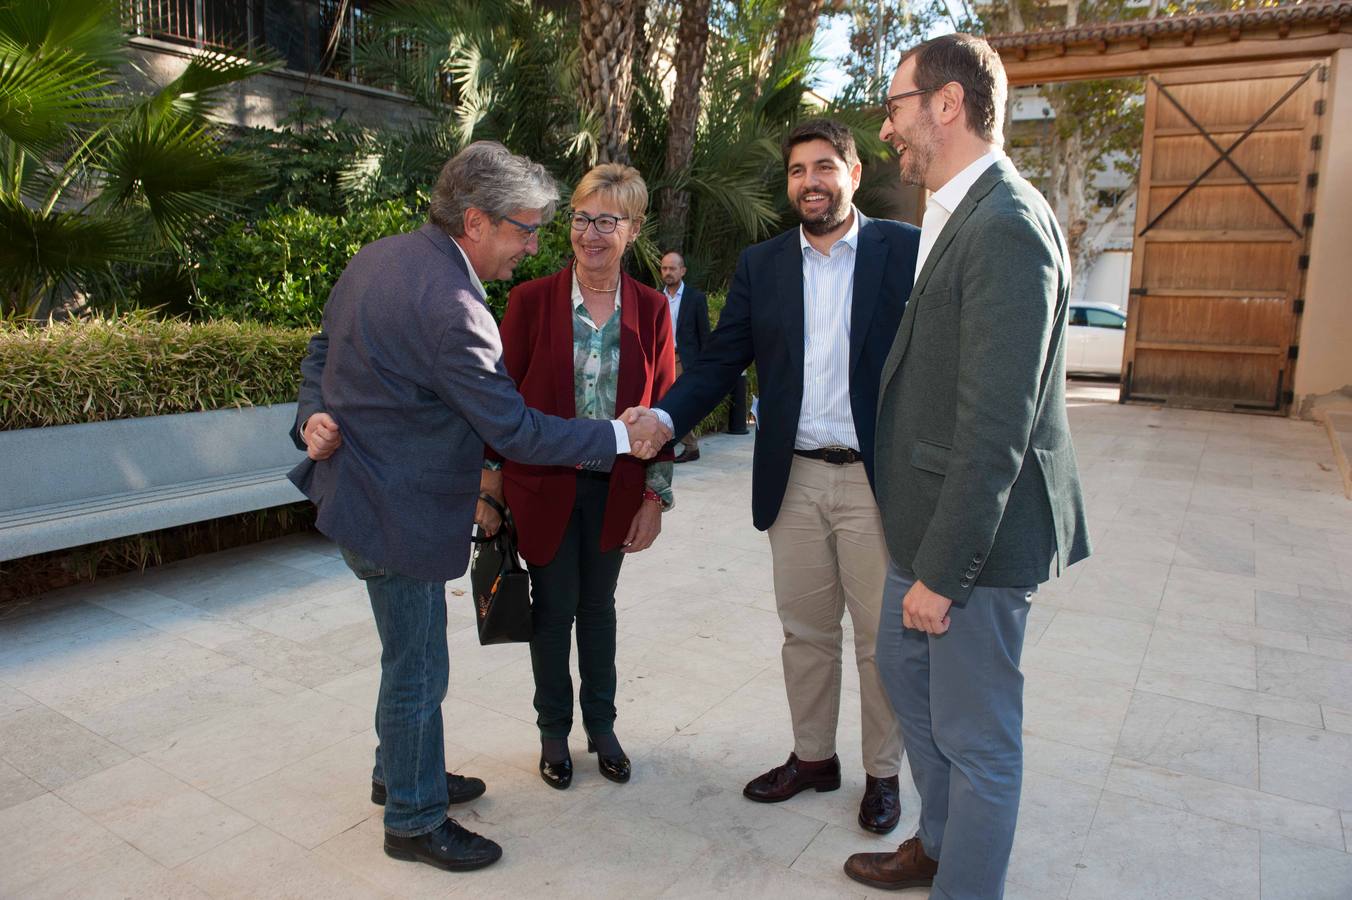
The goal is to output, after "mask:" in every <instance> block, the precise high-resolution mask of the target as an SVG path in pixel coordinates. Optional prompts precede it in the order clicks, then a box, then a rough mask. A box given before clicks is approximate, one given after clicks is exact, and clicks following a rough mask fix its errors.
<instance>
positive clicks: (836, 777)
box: [742, 753, 840, 803]
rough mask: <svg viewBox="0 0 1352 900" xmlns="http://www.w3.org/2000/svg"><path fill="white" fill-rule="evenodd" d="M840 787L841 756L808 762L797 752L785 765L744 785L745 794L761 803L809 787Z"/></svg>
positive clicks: (778, 799) (833, 788)
mask: <svg viewBox="0 0 1352 900" xmlns="http://www.w3.org/2000/svg"><path fill="white" fill-rule="evenodd" d="M838 787H840V759H839V758H838V757H836V756H832V757H831V758H830V759H822V760H815V761H813V762H807V761H804V760H801V759H799V758H798V754H797V753H790V754H789V761H788V762H786V763H784V765H782V766H775V767H774V768H773V769H771V770H770V771H768V772H766V773H765V774H763V775H758V776H757V777H755V778H753V779H751V780H750V781H749V782H747V785H746V787H745V788H743V789H742V796H743V797H746V799H748V800H755V801H756V802H757V803H780V802H782V801H784V800H787V799H789V798H790V797H792V796H794V795H795V794H798V793H800V792H801V791H805V790H807V789H808V788H812V789H813V790H816V791H818V792H821V793H824V792H826V791H834V790H835V789H836V788H838Z"/></svg>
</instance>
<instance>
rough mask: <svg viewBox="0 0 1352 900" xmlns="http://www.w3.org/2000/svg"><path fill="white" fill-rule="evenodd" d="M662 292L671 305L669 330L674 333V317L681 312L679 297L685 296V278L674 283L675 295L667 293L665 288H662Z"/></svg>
mask: <svg viewBox="0 0 1352 900" xmlns="http://www.w3.org/2000/svg"><path fill="white" fill-rule="evenodd" d="M662 292H663V293H665V294H666V295H667V303H668V304H669V305H670V306H671V332H672V334H675V333H676V318H677V316H679V315H680V314H681V298H682V297H684V296H685V279H682V280H681V282H680V283H679V284H677V285H676V294H675V296H672V295H671V294H670V293H668V292H667V290H666V288H663V290H662Z"/></svg>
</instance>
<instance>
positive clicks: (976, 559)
mask: <svg viewBox="0 0 1352 900" xmlns="http://www.w3.org/2000/svg"><path fill="white" fill-rule="evenodd" d="M985 558H986V557H984V556H982V555H981V554H980V553H973V554H972V562H974V563H980V562H981V561H982V560H983V559H985Z"/></svg>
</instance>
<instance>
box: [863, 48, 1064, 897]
mask: <svg viewBox="0 0 1352 900" xmlns="http://www.w3.org/2000/svg"><path fill="white" fill-rule="evenodd" d="M1006 92H1007V88H1006V81H1005V74H1004V68H1003V67H1002V66H1001V64H1000V58H999V56H998V55H996V53H995V52H994V51H993V50H992V49H991V48H990V46H989V45H988V44H986V42H985V41H983V40H981V39H980V38H975V37H972V36H970V35H962V34H956V35H946V36H944V37H941V38H936V39H934V40H932V41H927V42H925V43H923V44H921V45H919V46H918V47H916V48H914V49H913V50H911V51H910V52H909V53H908V54H906V56H905V57H904V58H903V59H902V62H901V65H900V67H899V68H898V69H897V72H896V75H895V76H894V77H893V79H892V85H891V88H890V90H889V95H890V96H889V97H888V98H887V100H886V104H885V105H886V114H887V120H886V121H885V122H884V123H883V126H882V130H881V132H880V136H881V137H882V139H883V140H885V141H888V142H889V143H890V144H891V145H892V146H893V147H895V148H896V149H897V150H898V152H899V153H900V156H901V159H900V167H901V175H902V178H903V179H904V180H905V181H908V182H910V183H912V184H918V185H923V186H924V187H925V188H927V189H928V190H929V191H931V192H932V194H931V196H930V199H929V201H928V203H927V206H926V209H925V216H924V221H923V225H922V227H921V236H920V252H919V259H918V261H917V263H916V271H917V275H916V280H915V287H914V289H913V291H912V293H911V298H910V301H909V302H908V304H907V306H906V313H905V315H904V316H903V317H902V320H901V325H900V327H899V328H898V330H897V337H896V341H895V343H894V344H893V346H892V352H891V354H890V355H889V357H888V360H887V363H886V365H885V366H884V368H883V375H882V388H881V391H880V394H879V401H878V431H877V439H876V440H877V444H876V452H877V461H876V463H875V465H876V467H877V470H876V484H877V493H878V506H879V509H880V511H881V514H882V520H883V531H884V533H885V535H886V538H887V547H888V551H889V553H890V554H891V558H892V566H891V571H890V572H889V573H888V583H887V588H886V591H885V594H884V599H883V612H882V621H881V623H880V627H879V633H878V653H877V660H878V668H879V671H880V673H881V675H882V679H883V684H884V686H885V687H886V689H887V693H888V696H889V698H890V699H891V701H892V705H893V706H894V707H895V709H896V711H897V716H898V719H899V721H900V723H901V729H902V735H903V737H904V740H905V742H906V750H907V757H908V758H909V760H910V765H911V774H912V776H913V777H914V778H915V783H916V788H917V789H918V791H919V793H920V800H921V811H920V826H919V831H918V833H917V834H916V836H915V837H913V838H911V839H910V840H908V841H906V842H905V843H903V844H902V845H901V847H900V848H899V849H898V850H897V851H896V852H895V853H860V854H855V855H854V856H852V857H850V859H849V861H848V862H847V863H846V864H845V871H846V873H847V874H848V875H849V876H850V877H851V878H854V879H855V880H857V881H861V882H864V883H866V884H871V885H874V886H876V887H884V888H903V887H912V886H923V885H930V884H932V885H933V889H932V892H931V894H930V896H931V897H936V898H937V897H943V898H945V900H995V898H999V897H1001V896H1002V895H1003V892H1004V880H1005V870H1006V868H1007V867H1008V862H1009V853H1010V848H1011V846H1012V844H1013V841H1014V828H1015V823H1016V819H1017V814H1018V808H1019V788H1020V782H1021V779H1022V771H1023V747H1022V737H1021V735H1022V725H1023V676H1022V674H1021V673H1020V672H1019V656H1020V653H1021V651H1022V648H1023V636H1024V628H1025V625H1026V623H1027V617H1028V609H1029V600H1030V599H1031V598H1032V596H1033V594H1034V592H1036V590H1037V586H1038V585H1039V584H1040V583H1042V582H1044V581H1046V580H1048V579H1049V578H1050V577H1052V576H1053V575H1057V574H1060V572H1061V570H1062V569H1064V568H1065V567H1067V566H1069V565H1071V564H1072V563H1075V562H1077V561H1079V560H1081V559H1084V558H1085V557H1086V556H1088V555H1089V541H1088V535H1087V533H1086V529H1085V518H1084V503H1083V500H1082V497H1081V493H1080V481H1079V475H1078V472H1077V470H1076V462H1075V451H1074V448H1073V447H1072V446H1071V439H1070V426H1069V423H1068V421H1067V419H1066V403H1065V359H1064V350H1065V348H1064V344H1065V340H1066V311H1067V303H1068V300H1069V291H1070V271H1069V261H1068V255H1067V251H1066V244H1065V240H1064V238H1063V237H1062V235H1061V230H1060V229H1059V228H1058V227H1057V224H1056V220H1055V218H1054V217H1053V215H1052V212H1051V209H1050V208H1049V207H1048V206H1047V202H1046V201H1045V200H1044V199H1043V198H1042V195H1040V194H1039V193H1038V192H1037V191H1036V190H1035V189H1034V188H1033V187H1032V186H1031V185H1030V184H1029V183H1028V182H1027V181H1025V180H1024V179H1023V178H1021V177H1020V176H1019V174H1018V173H1017V172H1016V171H1015V170H1014V166H1013V165H1012V164H1011V163H1010V162H1009V160H1008V159H1006V158H1005V157H1004V155H1003V153H1002V152H1001V149H1000V148H1001V146H1002V144H1003V139H1002V135H1001V125H1002V121H1001V120H1002V118H1003V111H1004V106H1005V96H1006Z"/></svg>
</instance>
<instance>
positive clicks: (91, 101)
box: [0, 46, 113, 153]
mask: <svg viewBox="0 0 1352 900" xmlns="http://www.w3.org/2000/svg"><path fill="white" fill-rule="evenodd" d="M112 83H113V82H112V79H111V78H110V77H109V76H108V74H107V73H106V72H105V70H104V69H103V68H102V67H100V66H99V65H98V64H96V63H95V62H93V61H91V60H90V59H89V58H87V57H85V56H82V55H80V54H78V53H76V52H74V51H71V50H58V51H55V52H52V53H47V54H43V55H38V54H35V53H32V52H29V51H27V50H23V49H20V48H18V47H14V46H11V47H9V48H8V49H6V48H3V47H0V134H3V135H4V136H5V137H7V138H9V139H10V140H12V141H13V142H14V143H15V144H17V145H19V146H20V147H22V148H24V149H25V150H28V151H30V152H34V153H42V152H44V151H46V150H49V149H51V148H52V147H55V146H57V145H59V144H61V143H63V142H65V141H66V140H68V139H69V137H70V133H71V130H72V129H73V128H76V127H78V126H80V125H83V124H85V123H88V122H90V121H94V120H96V119H97V118H99V117H100V116H101V115H103V114H104V110H103V109H102V104H103V103H104V102H105V101H107V100H108V99H110V97H111V95H110V94H108V93H105V89H106V88H107V87H108V86H109V85H111V84H112Z"/></svg>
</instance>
